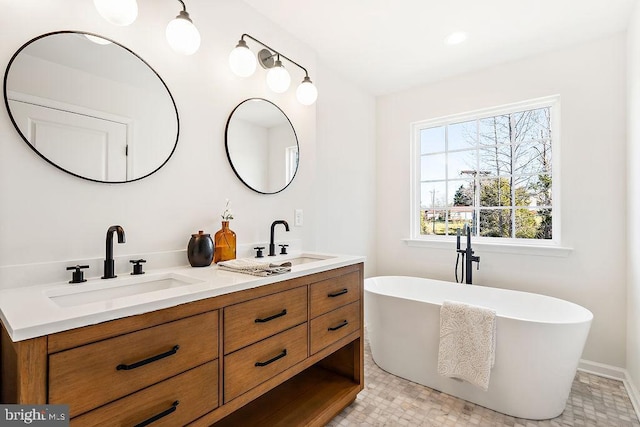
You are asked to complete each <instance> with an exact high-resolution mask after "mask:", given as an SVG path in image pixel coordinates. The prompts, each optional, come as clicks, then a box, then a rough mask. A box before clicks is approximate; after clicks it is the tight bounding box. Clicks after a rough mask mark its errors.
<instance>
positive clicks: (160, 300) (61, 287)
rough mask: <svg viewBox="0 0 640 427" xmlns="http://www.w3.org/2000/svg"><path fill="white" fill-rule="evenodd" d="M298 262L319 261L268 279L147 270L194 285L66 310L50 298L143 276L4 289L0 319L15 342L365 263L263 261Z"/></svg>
mask: <svg viewBox="0 0 640 427" xmlns="http://www.w3.org/2000/svg"><path fill="white" fill-rule="evenodd" d="M300 257H313V258H320V259H318V260H315V261H313V262H307V263H303V264H298V265H293V266H292V268H291V272H288V273H284V274H278V275H272V276H267V277H257V276H251V275H248V274H243V273H235V272H230V271H224V270H221V269H219V268H218V267H217V266H215V265H214V264H212V265H211V266H210V267H199V268H194V267H190V266H184V267H178V268H169V269H163V270H149V271H147V272H146V273H145V279H150V278H152V277H153V276H163V275H164V276H166V275H167V273H170V274H175V275H177V276H182V277H187V278H190V279H194V280H193V281H194V283H192V284H187V285H182V286H179V287H173V288H168V289H161V290H155V291H152V292H145V293H140V294H136V295H129V296H122V297H117V298H113V299H108V300H103V301H97V302H90V303H86V304H80V305H73V306H68V307H63V306H61V305H59V304H57V303H55V302H54V301H53V300H52V299H51V296H54V295H60V294H66V293H69V292H73V291H74V290H76V289H77V290H80V289H82V291H84V290H93V289H103V288H106V287H109V286H114V287H117V286H121V285H123V283H124V282H125V281H130V280H132V279H131V278H132V277H141V276H130V275H129V274H128V272H127V273H124V274H123V273H119V275H118V277H117V278H115V279H108V280H102V279H100V278H91V279H88V280H87V281H86V282H84V283H79V284H69V283H67V282H58V283H51V284H46V285H36V286H26V287H18V288H10V289H4V290H0V320H1V321H2V323H3V325H4V327H5V329H6V330H7V332H8V333H9V336H10V337H11V339H12V340H13V341H14V342H15V341H22V340H26V339H30V338H35V337H40V336H43V335H48V334H53V333H56V332H62V331H66V330H69V329H74V328H79V327H82V326H87V325H93V324H96V323H101V322H105V321H108V320H114V319H120V318H123V317H127V316H132V315H136V314H142V313H148V312H151V311H155V310H160V309H163V308H169V307H173V306H176V305H179V304H184V303H188V302H192V301H198V300H201V299H205V298H211V297H215V296H218V295H224V294H228V293H231V292H237V291H242V290H245V289H251V288H255V287H258V286H263V285H268V284H271V283H277V282H281V281H284V280H289V279H294V278H296V277H302V276H306V275H309V274H314V273H319V272H322V271H327V270H331V269H334V268H338V267H344V266H347V265H352V264H357V263H360V262H364V257H359V256H347V255H332V254H318V253H309V252H305V253H292V254H289V255H279V256H276V257H273V258H270V257H269V258H268V259H267V258H265V259H264V260H265V261H270V262H284V261H286V260H289V259H295V258H300ZM322 258H326V259H322Z"/></svg>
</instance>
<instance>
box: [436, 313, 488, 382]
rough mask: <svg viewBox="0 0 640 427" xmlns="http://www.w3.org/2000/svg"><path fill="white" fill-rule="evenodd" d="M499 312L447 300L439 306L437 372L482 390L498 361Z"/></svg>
mask: <svg viewBox="0 0 640 427" xmlns="http://www.w3.org/2000/svg"><path fill="white" fill-rule="evenodd" d="M495 348H496V312H495V311H494V310H490V309H488V308H484V307H478V306H473V305H467V304H463V303H459V302H453V301H444V302H443V303H442V307H441V308H440V346H439V349H438V373H439V374H440V375H444V376H447V377H452V378H459V379H462V380H465V381H468V382H470V383H471V384H473V385H476V386H478V387H480V388H482V389H483V390H485V391H487V390H488V389H489V376H490V374H491V368H492V367H493V364H494V361H495Z"/></svg>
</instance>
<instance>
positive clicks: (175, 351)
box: [116, 345, 180, 371]
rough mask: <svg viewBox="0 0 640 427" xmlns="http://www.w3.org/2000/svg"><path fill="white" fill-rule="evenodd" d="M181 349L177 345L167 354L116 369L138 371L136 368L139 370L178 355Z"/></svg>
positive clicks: (122, 365)
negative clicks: (149, 364) (141, 367)
mask: <svg viewBox="0 0 640 427" xmlns="http://www.w3.org/2000/svg"><path fill="white" fill-rule="evenodd" d="M179 348H180V346H179V345H176V346H174V347H173V348H172V349H171V350H169V351H167V352H166V353H162V354H158V355H156V356H153V357H150V358H148V359H144V360H141V361H139V362H136V363H132V364H131V365H125V364H124V363H123V364H120V365H118V366H116V369H117V370H118V371H130V370H131V369H136V368H139V367H140V366H144V365H146V364H148V363H151V362H155V361H156V360H160V359H164V358H165V357H168V356H171V355H173V354H176V353H177V352H178V349H179Z"/></svg>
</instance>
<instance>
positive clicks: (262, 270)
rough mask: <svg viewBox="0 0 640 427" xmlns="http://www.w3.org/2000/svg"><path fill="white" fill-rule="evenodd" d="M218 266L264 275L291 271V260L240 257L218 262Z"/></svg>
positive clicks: (254, 274) (238, 271)
mask: <svg viewBox="0 0 640 427" xmlns="http://www.w3.org/2000/svg"><path fill="white" fill-rule="evenodd" d="M218 267H219V268H221V269H222V270H227V271H235V272H236V273H245V274H251V275H253V276H263V277H264V276H271V275H274V274H282V273H286V272H288V271H291V262H288V261H287V262H280V263H273V262H268V261H256V260H255V259H252V258H240V259H232V260H229V261H223V262H219V263H218Z"/></svg>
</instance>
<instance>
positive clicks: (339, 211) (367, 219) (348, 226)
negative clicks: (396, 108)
mask: <svg viewBox="0 0 640 427" xmlns="http://www.w3.org/2000/svg"><path fill="white" fill-rule="evenodd" d="M318 68H319V72H318V78H317V86H318V91H319V93H320V94H319V95H318V150H317V163H318V183H317V192H316V203H317V206H318V209H319V210H320V211H322V215H319V217H318V218H317V222H316V224H315V230H316V239H317V245H318V250H321V251H325V252H328V253H331V252H334V253H344V254H360V255H365V256H366V257H367V261H366V262H365V276H373V275H375V272H376V250H375V248H376V245H377V243H376V242H377V238H376V233H377V229H376V207H375V196H376V185H379V182H378V180H377V178H376V174H375V172H376V171H375V162H376V161H377V160H376V158H377V154H376V146H375V143H376V142H375V141H376V139H375V138H376V136H375V127H376V125H375V106H376V100H375V98H374V97H373V96H372V95H370V94H368V93H366V92H365V91H363V90H361V89H359V88H357V87H356V86H354V85H353V84H350V83H349V82H348V81H346V80H344V79H342V78H341V77H340V75H339V74H338V73H337V72H335V71H334V70H332V69H331V68H329V67H327V66H325V65H323V64H319V67H318ZM312 79H313V77H312ZM313 80H314V83H315V82H316V79H313ZM304 155H305V149H304V147H301V148H300V156H304ZM306 221H307V218H306V213H305V223H306Z"/></svg>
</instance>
